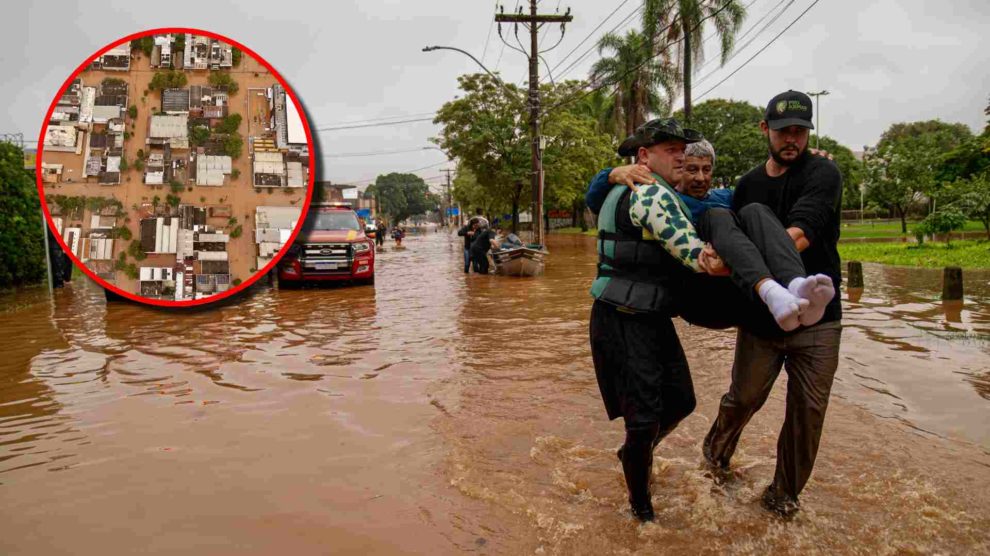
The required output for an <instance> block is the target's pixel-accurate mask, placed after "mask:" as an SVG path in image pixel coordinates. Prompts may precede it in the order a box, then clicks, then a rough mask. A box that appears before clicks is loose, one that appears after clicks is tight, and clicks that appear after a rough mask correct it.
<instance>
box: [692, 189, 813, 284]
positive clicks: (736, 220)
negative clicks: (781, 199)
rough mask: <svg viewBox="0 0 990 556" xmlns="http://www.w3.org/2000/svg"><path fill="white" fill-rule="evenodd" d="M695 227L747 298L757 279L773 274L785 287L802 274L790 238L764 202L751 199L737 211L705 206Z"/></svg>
mask: <svg viewBox="0 0 990 556" xmlns="http://www.w3.org/2000/svg"><path fill="white" fill-rule="evenodd" d="M697 230H698V235H699V236H700V237H701V239H702V240H704V241H708V242H711V244H712V246H713V247H715V251H717V252H718V254H719V256H720V257H722V260H724V261H725V263H726V264H727V265H729V268H730V269H732V281H733V283H735V284H736V286H738V287H739V288H740V289H742V290H743V291H744V292H747V295H748V296H750V297H751V298H755V297H756V291H755V288H756V284H758V283H759V282H760V281H761V280H764V279H766V278H773V279H775V280H777V282H779V283H781V284H783V285H784V286H785V287H786V286H787V285H788V284H790V282H791V280H793V279H794V278H797V277H799V276H806V272H805V270H804V263H803V262H801V255H800V254H798V251H797V249H796V248H795V247H794V240H793V239H791V236H790V235H789V234H788V233H787V230H785V229H784V226H783V225H782V224H781V223H780V220H778V219H777V216H776V215H775V214H774V213H773V211H771V210H770V207H768V206H766V205H762V204H759V203H751V204H748V205H746V206H744V207H743V208H742V209H740V210H739V212H738V213H734V212H732V211H731V210H728V209H724V208H712V209H709V210H707V211H705V213H704V214H702V215H701V218H699V219H698V222H697Z"/></svg>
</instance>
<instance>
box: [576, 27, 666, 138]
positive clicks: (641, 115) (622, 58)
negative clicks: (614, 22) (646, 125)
mask: <svg viewBox="0 0 990 556" xmlns="http://www.w3.org/2000/svg"><path fill="white" fill-rule="evenodd" d="M608 52H611V53H612V54H611V55H610V56H607V55H606V53H608ZM598 53H599V54H600V55H601V56H602V57H601V58H600V59H599V60H598V61H597V62H595V65H593V66H592V67H591V84H592V85H594V86H601V85H605V87H604V89H607V90H609V91H611V92H612V95H613V96H614V98H615V104H614V108H613V109H612V111H611V112H610V114H611V117H612V120H611V124H612V125H610V126H609V127H610V128H619V129H621V130H622V137H623V138H624V137H625V136H626V135H631V134H632V133H633V131H635V129H636V128H637V127H638V126H639V125H641V124H642V123H643V122H645V121H646V120H647V118H648V117H649V116H650V115H651V114H657V115H665V114H668V113H670V101H669V99H670V98H671V97H672V95H673V93H674V91H675V87H676V72H675V69H674V68H673V66H672V65H671V64H670V62H669V60H666V59H665V58H664V57H662V56H660V57H654V56H653V55H652V47H651V43H650V41H649V39H648V37H646V36H644V35H643V33H640V32H638V31H635V30H631V31H629V32H628V33H626V36H625V37H620V36H619V35H616V34H615V33H608V34H606V35H605V36H603V37H602V38H601V40H600V41H599V42H598ZM661 88H662V89H664V90H665V91H666V95H667V96H666V98H665V97H663V96H661V95H660V92H659V90H660V89H661ZM620 123H621V128H620V127H619V126H620ZM613 126H614V127H613Z"/></svg>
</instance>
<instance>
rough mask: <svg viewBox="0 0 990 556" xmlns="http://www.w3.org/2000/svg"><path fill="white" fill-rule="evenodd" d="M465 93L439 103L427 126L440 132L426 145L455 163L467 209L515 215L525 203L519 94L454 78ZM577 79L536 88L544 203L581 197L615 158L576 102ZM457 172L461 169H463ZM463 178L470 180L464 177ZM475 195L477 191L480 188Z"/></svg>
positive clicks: (476, 78)
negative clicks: (544, 110)
mask: <svg viewBox="0 0 990 556" xmlns="http://www.w3.org/2000/svg"><path fill="white" fill-rule="evenodd" d="M458 82H459V83H460V87H461V90H463V91H464V93H465V94H463V95H461V97H460V98H458V99H456V100H452V101H450V102H447V103H446V104H444V105H443V106H442V107H441V108H440V110H439V111H438V112H437V116H436V118H435V119H434V122H435V123H438V124H442V125H443V126H444V127H443V130H442V132H441V134H440V136H439V137H436V138H434V142H435V143H436V144H437V145H439V146H440V148H442V149H443V150H444V151H445V152H446V153H447V155H448V156H449V157H450V158H452V159H457V160H459V161H460V169H461V171H462V172H461V173H462V175H461V176H459V182H458V183H459V185H458V184H455V188H456V187H460V188H461V191H471V192H472V193H470V195H469V196H468V197H464V198H470V199H472V200H473V203H472V204H473V206H474V207H482V208H485V209H486V210H499V211H504V210H511V211H512V214H513V223H516V222H517V217H518V212H519V211H520V209H523V208H526V207H528V206H529V204H530V202H531V199H532V197H531V192H532V189H531V178H530V177H531V144H530V139H529V115H528V108H527V106H526V100H525V96H524V94H523V91H522V90H520V89H519V88H518V87H516V86H515V85H512V84H503V83H500V82H499V81H496V80H495V79H494V78H493V77H491V76H489V75H487V74H473V75H464V76H461V77H459V78H458ZM581 86H582V83H580V82H577V81H567V82H564V83H557V84H546V85H543V86H541V96H542V99H543V105H544V106H547V107H549V108H548V109H547V113H546V116H545V117H544V120H543V128H542V136H543V137H544V140H545V149H544V150H543V167H544V204H548V205H550V206H557V207H563V208H572V206H573V203H574V202H575V201H577V200H579V199H580V198H581V197H583V194H584V190H585V187H586V185H587V183H588V180H589V179H590V177H591V176H592V175H594V173H595V172H596V171H597V170H599V169H600V168H601V167H603V166H606V165H609V164H611V163H612V162H614V161H615V155H614V154H613V147H614V142H613V140H612V138H611V136H610V135H608V134H607V133H603V132H602V131H600V128H599V124H598V122H597V121H596V119H595V118H594V117H593V116H592V115H590V114H588V112H587V110H586V106H584V105H583V104H582V103H580V102H564V101H565V100H573V99H577V98H578V96H579V95H580V94H581ZM464 170H467V171H468V172H469V173H467V174H465V173H464ZM469 176H470V177H469ZM482 192H483V193H482Z"/></svg>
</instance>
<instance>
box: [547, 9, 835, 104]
mask: <svg viewBox="0 0 990 556" xmlns="http://www.w3.org/2000/svg"><path fill="white" fill-rule="evenodd" d="M818 1H819V0H815V2H816V3H817V2H818ZM731 3H732V0H726V2H725V3H724V4H722V6H721V7H720V8H718V9H717V10H715V11H713V12H712V13H710V14H708V15H706V16H705V17H703V18H701V20H700V21H698V23H697V24H696V25H695V26H694V27H692V28H691V29H690V30H688V32H687V33H683V34H682V36H681V38H680V39H678V40H676V41H674V42H670V43H667V44H665V45H664V46H663V48H660V49H659V50H658V51H657V52H656V53H655V54H651V55H650V56H648V57H647V58H646V59H645V60H643V61H642V62H640V63H639V64H636V66H634V67H633V68H632V69H630V70H629V71H627V72H625V73H623V74H622V75H620V76H618V78H616V79H615V80H613V81H612V82H608V81H605V82H603V83H601V84H600V85H598V86H596V87H592V88H591V89H589V90H587V91H584V92H582V93H578V94H575V95H572V96H570V97H568V98H565V99H562V100H561V101H560V102H557V103H556V104H554V105H553V106H550V107H549V108H547V113H549V112H550V111H552V110H554V109H556V108H558V107H560V106H563V105H565V104H570V103H571V102H574V101H575V100H581V99H583V98H586V97H587V96H588V95H590V94H592V93H594V92H596V91H599V90H601V89H603V88H605V87H608V86H611V85H615V84H616V83H618V82H619V81H621V80H622V79H623V78H625V77H626V76H627V75H629V74H631V73H633V72H635V71H638V70H639V69H640V68H642V67H643V66H645V65H646V64H647V63H649V62H650V60H652V59H654V58H657V57H659V56H660V55H662V54H664V53H665V52H666V51H667V50H669V49H670V48H671V47H673V46H674V45H676V44H679V43H681V42H683V41H684V37H685V36H687V35H688V34H690V33H693V32H694V31H696V30H697V29H698V28H699V27H701V26H702V25H704V24H705V21H708V20H709V19H711V18H713V17H715V16H717V15H718V14H719V13H721V12H722V11H724V10H725V9H726V8H728V7H729V5H730V4H731ZM679 15H680V14H677V15H675V16H674V17H673V18H671V23H670V25H667V27H664V28H663V29H660V30H659V31H657V33H656V34H654V38H655V37H658V36H661V35H662V34H663V33H664V31H666V30H667V29H670V27H671V26H673V25H674V23H676V22H677V17H678V16H679ZM613 96H614V95H613Z"/></svg>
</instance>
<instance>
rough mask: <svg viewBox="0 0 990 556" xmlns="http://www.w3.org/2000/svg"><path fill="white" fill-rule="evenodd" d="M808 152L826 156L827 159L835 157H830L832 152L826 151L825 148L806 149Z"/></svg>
mask: <svg viewBox="0 0 990 556" xmlns="http://www.w3.org/2000/svg"><path fill="white" fill-rule="evenodd" d="M808 152H809V153H811V154H813V155H815V156H820V157H823V158H827V159H829V160H835V158H833V157H832V153H830V152H828V151H826V150H825V149H808Z"/></svg>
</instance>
